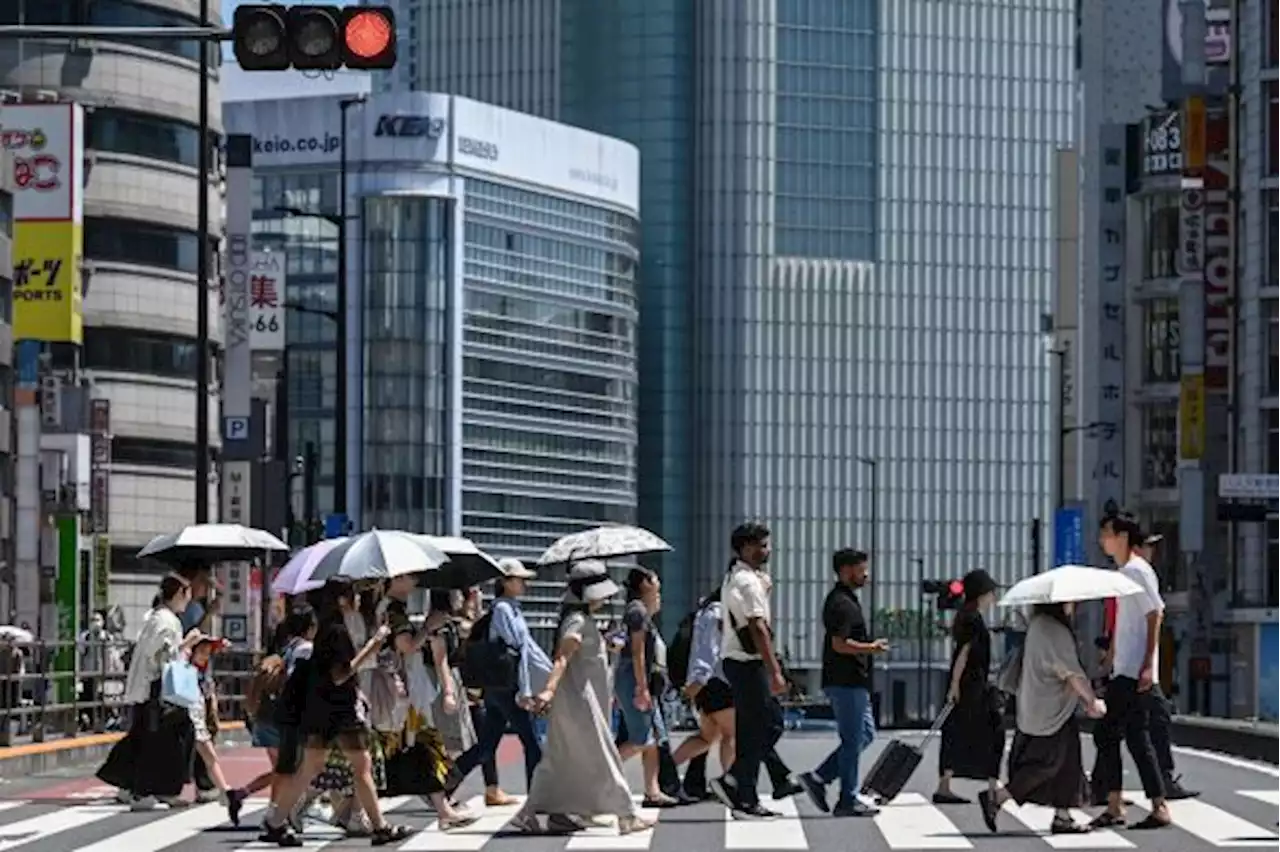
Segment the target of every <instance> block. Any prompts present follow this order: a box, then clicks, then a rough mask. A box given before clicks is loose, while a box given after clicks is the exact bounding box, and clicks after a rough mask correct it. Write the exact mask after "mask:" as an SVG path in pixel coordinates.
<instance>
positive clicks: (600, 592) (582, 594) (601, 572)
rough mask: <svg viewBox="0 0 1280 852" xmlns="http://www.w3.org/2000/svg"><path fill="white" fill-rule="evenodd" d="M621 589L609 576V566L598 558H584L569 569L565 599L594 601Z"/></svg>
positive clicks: (608, 596) (605, 597)
mask: <svg viewBox="0 0 1280 852" xmlns="http://www.w3.org/2000/svg"><path fill="white" fill-rule="evenodd" d="M620 591H622V590H621V589H620V588H618V584H617V583H615V582H613V580H612V579H611V578H610V577H609V568H608V567H607V566H606V565H605V564H604V563H603V562H601V561H600V560H598V559H584V560H583V561H581V562H578V563H575V564H574V566H573V567H572V568H570V569H569V591H567V592H566V593H565V596H564V597H565V600H567V601H574V602H581V603H596V602H598V601H603V600H608V599H609V598H611V597H613V596H614V595H616V594H617V593H618V592H620Z"/></svg>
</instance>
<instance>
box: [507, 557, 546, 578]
mask: <svg viewBox="0 0 1280 852" xmlns="http://www.w3.org/2000/svg"><path fill="white" fill-rule="evenodd" d="M498 570H499V571H501V572H502V576H503V577H504V578H509V577H514V578H516V579H519V580H532V579H533V578H534V577H536V576H538V575H537V573H536V572H534V571H530V570H529V569H528V568H526V567H524V563H523V562H521V561H520V560H519V559H516V558H515V557H512V556H508V557H507V558H505V559H500V560H498Z"/></svg>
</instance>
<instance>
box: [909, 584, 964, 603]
mask: <svg viewBox="0 0 1280 852" xmlns="http://www.w3.org/2000/svg"><path fill="white" fill-rule="evenodd" d="M920 593H921V594H922V595H926V596H927V595H933V596H934V605H935V606H936V607H937V608H938V609H939V610H949V609H959V608H960V607H961V606H963V605H964V583H963V582H962V581H960V580H922V581H921V582H920Z"/></svg>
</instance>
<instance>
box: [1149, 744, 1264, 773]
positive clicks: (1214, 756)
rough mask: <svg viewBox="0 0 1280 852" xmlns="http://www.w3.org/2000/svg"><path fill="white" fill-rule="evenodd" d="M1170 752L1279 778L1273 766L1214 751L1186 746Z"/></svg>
mask: <svg viewBox="0 0 1280 852" xmlns="http://www.w3.org/2000/svg"><path fill="white" fill-rule="evenodd" d="M1172 750H1173V751H1176V752H1178V753H1179V754H1189V755H1192V756H1193V757H1201V758H1204V759H1205V760H1212V761H1214V762H1215V763H1221V764H1223V765H1224V766H1233V767H1235V768H1236V769H1248V770H1249V771H1250V772H1258V773H1260V774H1262V775H1270V776H1271V777H1272V778H1280V769H1277V768H1276V767H1274V766H1268V765H1267V764H1265V763H1255V762H1254V761H1252V760H1241V759H1240V758H1238V757H1232V756H1231V755H1228V754H1219V753H1218V752H1216V751H1204V750H1203V749H1198V748H1189V747H1187V746H1173V747H1172Z"/></svg>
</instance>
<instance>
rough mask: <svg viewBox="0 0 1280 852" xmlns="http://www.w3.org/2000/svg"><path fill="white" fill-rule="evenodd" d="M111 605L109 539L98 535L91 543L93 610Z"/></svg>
mask: <svg viewBox="0 0 1280 852" xmlns="http://www.w3.org/2000/svg"><path fill="white" fill-rule="evenodd" d="M110 605H111V537H110V536H107V535H99V536H97V537H96V538H95V539H94V541H93V608H94V609H106V608H107V607H108V606H110Z"/></svg>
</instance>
